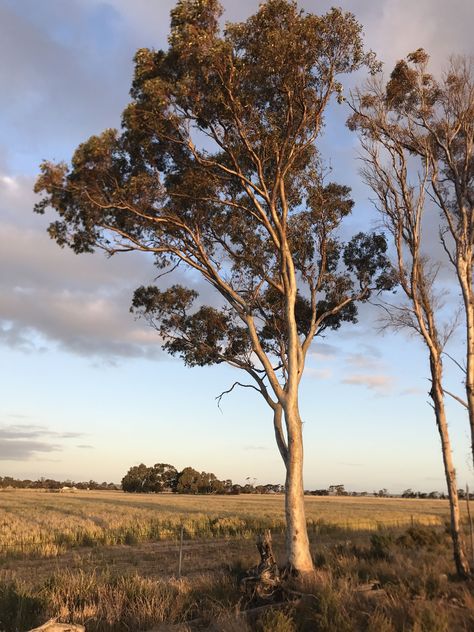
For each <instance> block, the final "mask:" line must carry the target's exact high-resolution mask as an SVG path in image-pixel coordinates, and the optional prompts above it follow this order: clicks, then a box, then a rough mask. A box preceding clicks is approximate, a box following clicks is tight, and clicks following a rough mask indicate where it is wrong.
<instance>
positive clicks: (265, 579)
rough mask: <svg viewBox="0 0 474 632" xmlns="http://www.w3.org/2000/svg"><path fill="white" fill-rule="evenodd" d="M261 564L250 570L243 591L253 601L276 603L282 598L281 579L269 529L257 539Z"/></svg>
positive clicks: (242, 583) (243, 582) (242, 585)
mask: <svg viewBox="0 0 474 632" xmlns="http://www.w3.org/2000/svg"><path fill="white" fill-rule="evenodd" d="M257 549H258V552H259V554H260V564H259V565H258V566H256V567H255V568H253V569H252V570H250V571H249V572H248V574H247V577H244V579H243V580H242V582H241V589H242V591H243V592H245V593H246V595H247V596H248V597H249V598H250V599H251V600H255V599H258V600H262V601H275V600H277V599H278V598H279V597H280V593H281V578H280V571H279V568H278V564H277V563H276V561H275V556H274V554H273V549H272V535H271V533H270V531H269V530H268V529H267V530H266V531H265V532H264V533H262V534H259V535H258V537H257Z"/></svg>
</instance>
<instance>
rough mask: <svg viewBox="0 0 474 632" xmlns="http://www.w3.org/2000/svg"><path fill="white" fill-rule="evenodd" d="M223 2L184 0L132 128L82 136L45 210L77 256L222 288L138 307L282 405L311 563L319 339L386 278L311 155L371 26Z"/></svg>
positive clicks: (364, 62) (360, 58)
mask: <svg viewBox="0 0 474 632" xmlns="http://www.w3.org/2000/svg"><path fill="white" fill-rule="evenodd" d="M220 15H221V7H220V5H219V3H218V1H217V0H181V1H179V2H178V3H177V5H176V8H175V9H174V10H173V11H172V12H171V34H170V37H169V48H168V50H167V51H154V50H148V49H141V50H139V51H138V52H137V54H136V57H135V75H134V79H133V84H132V89H131V96H132V102H131V103H130V105H129V106H128V107H127V108H126V110H125V112H124V114H123V130H122V132H121V133H118V132H117V131H116V130H106V131H105V132H104V133H103V134H102V135H100V136H94V137H92V138H90V139H89V140H88V141H87V142H85V143H84V144H83V145H81V146H80V147H79V148H78V149H77V150H76V152H75V154H74V157H73V159H72V165H71V167H70V168H69V167H68V166H66V165H64V164H57V165H55V164H51V163H44V164H43V165H42V174H41V176H40V177H39V179H38V181H37V185H36V191H37V192H41V193H42V194H43V199H42V201H41V202H40V203H39V204H38V205H37V207H36V210H37V211H38V212H44V210H45V209H46V208H47V207H52V208H53V209H55V210H56V211H57V213H58V214H59V219H58V220H57V221H56V222H54V223H52V224H51V226H50V228H49V233H50V236H51V237H52V238H53V239H55V240H56V241H57V242H58V243H59V244H60V245H61V246H64V245H67V246H70V247H71V248H72V249H73V250H74V251H75V252H77V253H81V252H91V251H93V250H94V249H95V248H97V247H98V248H102V249H104V250H105V251H106V252H107V253H108V254H109V255H113V254H115V253H118V252H124V251H131V250H135V251H143V252H147V253H153V254H154V255H155V261H156V265H157V266H158V267H159V268H160V269H162V270H163V271H170V270H172V269H173V267H174V266H176V265H178V264H181V265H183V264H184V265H185V266H187V268H189V269H190V270H193V271H194V272H195V273H198V274H199V275H200V277H201V278H202V279H204V280H205V281H206V282H207V283H208V284H210V286H212V288H214V290H215V291H216V294H217V295H218V296H220V299H219V301H218V302H216V304H220V305H221V307H216V306H208V305H202V304H201V303H200V302H199V299H198V295H197V293H196V292H195V291H194V290H192V289H190V288H186V287H182V286H178V285H172V286H171V287H169V288H168V289H166V290H161V289H159V288H158V287H157V286H151V287H141V288H139V289H138V290H137V291H136V293H135V296H134V299H133V306H132V309H133V310H134V311H136V312H138V313H140V314H143V315H144V316H145V317H146V318H148V319H149V320H150V322H151V323H152V324H153V325H154V326H155V327H156V328H157V329H158V331H159V332H160V334H161V336H162V339H163V342H164V348H165V349H166V350H167V351H169V352H170V353H171V354H175V355H178V356H180V357H181V358H182V359H183V360H184V362H185V363H186V364H187V365H189V366H203V365H210V364H218V363H222V362H225V363H228V364H230V365H231V366H233V367H236V368H238V369H240V370H242V371H243V372H244V373H246V374H247V376H248V378H250V384H248V383H246V382H245V383H241V382H236V383H235V384H234V385H233V386H232V387H231V389H229V390H232V388H234V387H235V386H237V385H241V386H245V387H251V388H253V389H255V390H256V391H258V393H259V394H260V395H261V396H262V397H263V398H264V400H265V401H266V402H267V404H268V406H269V407H270V408H271V410H272V411H273V425H274V431H275V436H276V441H277V444H278V448H279V451H280V453H281V456H282V459H283V462H284V464H285V468H286V486H285V489H286V520H287V554H288V564H289V566H290V567H291V568H292V569H293V570H295V571H296V572H298V573H307V572H311V571H312V569H313V563H312V559H311V554H310V549H309V542H308V535H307V529H306V520H305V512H304V497H303V478H302V464H303V439H302V422H301V418H300V413H299V402H298V391H299V384H300V381H301V377H302V375H303V369H304V365H305V358H306V355H307V352H308V349H309V348H310V345H311V343H312V341H313V339H314V337H315V336H316V335H317V334H318V333H321V332H322V331H324V330H327V329H331V328H332V329H337V328H338V327H339V326H340V324H341V323H342V322H343V321H349V322H353V321H355V320H356V313H357V310H356V306H355V302H356V301H359V300H360V301H365V300H367V299H368V298H369V296H370V294H371V292H373V291H379V290H381V289H384V288H387V287H391V285H392V284H393V277H392V274H391V269H390V266H389V264H388V262H387V259H386V257H385V250H386V243H385V239H384V237H383V236H382V235H378V234H371V235H365V234H362V233H361V234H358V235H356V236H355V237H354V238H353V239H352V240H351V241H350V242H349V243H342V242H341V241H340V239H339V238H338V236H337V235H338V233H337V230H338V228H339V226H340V223H341V222H342V220H343V219H344V217H346V216H347V215H348V214H349V213H350V212H351V210H352V205H353V204H352V201H351V200H350V198H349V189H348V188H347V187H344V186H340V185H337V184H333V183H327V182H325V181H324V179H323V178H322V175H321V171H322V169H321V162H320V159H319V155H318V150H317V145H316V143H317V140H318V137H319V135H320V133H321V129H322V126H323V120H324V119H323V117H324V112H325V109H326V106H327V105H328V103H329V101H330V99H331V97H333V96H336V97H337V96H338V95H340V91H341V84H340V83H339V80H338V77H339V76H340V75H344V74H346V73H351V72H353V71H354V70H356V69H359V68H361V67H363V66H368V67H369V68H371V69H372V68H374V61H373V56H372V55H371V54H366V53H364V51H363V46H362V41H361V27H360V25H359V24H358V23H357V21H356V20H355V18H354V16H353V15H352V14H350V13H343V12H341V11H340V10H337V9H333V10H331V11H330V12H329V13H327V14H325V15H323V16H317V15H313V14H305V13H303V12H301V11H299V10H298V9H297V6H296V3H294V2H290V1H287V0H268V1H267V2H265V3H263V4H262V5H260V8H259V9H258V11H257V13H256V14H255V15H253V16H251V17H250V18H249V19H248V20H247V21H246V22H243V23H238V24H227V26H226V28H225V30H224V31H223V32H222V31H221V30H220V27H219V18H220Z"/></svg>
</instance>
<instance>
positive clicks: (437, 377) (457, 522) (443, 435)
mask: <svg viewBox="0 0 474 632" xmlns="http://www.w3.org/2000/svg"><path fill="white" fill-rule="evenodd" d="M430 367H431V379H432V388H431V392H430V396H431V399H432V400H433V408H434V411H435V416H436V425H437V426H438V431H439V436H440V439H441V450H442V453H443V464H444V473H445V478H446V484H447V487H448V497H449V513H450V531H451V541H452V546H453V555H454V563H455V566H456V572H457V574H458V575H459V576H460V577H462V578H463V579H467V578H469V577H470V576H471V570H470V568H469V562H468V560H467V556H466V553H465V544H464V538H463V535H462V529H461V518H460V511H459V497H458V487H457V481H456V470H455V469H454V464H453V457H452V449H451V441H450V438H449V432H448V423H447V420H446V411H445V406H444V396H443V388H442V365H441V360H440V358H439V357H438V358H436V357H434V356H432V357H431V359H430Z"/></svg>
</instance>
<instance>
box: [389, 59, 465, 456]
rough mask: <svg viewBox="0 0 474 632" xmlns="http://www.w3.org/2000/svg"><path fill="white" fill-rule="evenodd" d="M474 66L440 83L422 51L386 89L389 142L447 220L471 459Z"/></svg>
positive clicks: (457, 67) (460, 63) (445, 241)
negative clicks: (419, 174)
mask: <svg viewBox="0 0 474 632" xmlns="http://www.w3.org/2000/svg"><path fill="white" fill-rule="evenodd" d="M472 64H473V62H472V59H468V58H465V57H453V58H451V60H450V62H449V65H448V68H447V70H446V72H445V73H444V74H443V76H442V77H441V79H439V80H437V79H436V78H435V77H434V76H433V75H431V74H430V73H429V72H428V70H429V67H428V65H429V57H428V55H427V54H426V52H425V51H424V50H422V49H419V50H417V51H415V52H414V53H411V54H410V55H408V57H407V60H401V61H399V62H398V63H397V65H396V66H395V68H394V71H393V73H392V75H391V79H390V81H389V83H388V85H387V92H386V101H385V104H386V107H387V109H388V110H389V111H390V119H389V120H387V121H386V123H388V125H385V128H384V130H383V132H384V135H385V137H386V138H391V139H392V140H394V141H395V140H396V142H397V143H398V144H399V145H400V147H403V148H404V149H405V150H406V151H408V152H409V154H410V156H411V158H412V161H414V160H418V162H419V163H420V164H421V163H423V164H424V165H425V167H423V168H424V169H425V168H426V169H427V172H426V185H427V191H428V194H429V198H430V200H431V202H432V203H433V204H434V205H435V206H436V207H437V208H438V209H439V211H440V213H441V216H442V218H443V224H442V226H441V227H440V239H441V243H442V245H443V248H444V250H445V253H446V256H447V259H448V261H449V262H450V264H451V265H452V266H453V269H454V271H455V274H456V277H457V280H458V283H459V287H460V291H461V295H462V299H463V308H464V310H463V311H464V315H465V327H466V329H465V338H466V351H465V358H463V359H462V360H461V362H459V363H458V366H459V367H460V368H461V369H462V370H463V372H464V375H465V391H466V398H465V400H464V399H461V398H459V397H456V399H457V401H458V402H460V403H461V404H462V405H463V406H464V407H465V408H466V409H467V411H468V414H469V423H470V431H471V449H472V456H473V459H474V287H473V272H472V270H473V263H474V72H473V65H472Z"/></svg>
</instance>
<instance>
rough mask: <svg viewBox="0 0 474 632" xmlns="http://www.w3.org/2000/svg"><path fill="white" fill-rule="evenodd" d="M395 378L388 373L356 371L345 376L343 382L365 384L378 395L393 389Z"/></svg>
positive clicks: (385, 393) (357, 384) (356, 384)
mask: <svg viewBox="0 0 474 632" xmlns="http://www.w3.org/2000/svg"><path fill="white" fill-rule="evenodd" d="M394 382H395V379H394V378H393V377H392V376H390V375H381V374H371V373H356V374H353V375H348V376H346V377H345V378H344V379H343V380H342V383H343V384H353V385H355V386H365V387H367V388H368V389H370V390H372V391H374V392H376V393H377V394H378V395H388V394H390V392H391V391H392V389H393V385H394Z"/></svg>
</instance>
